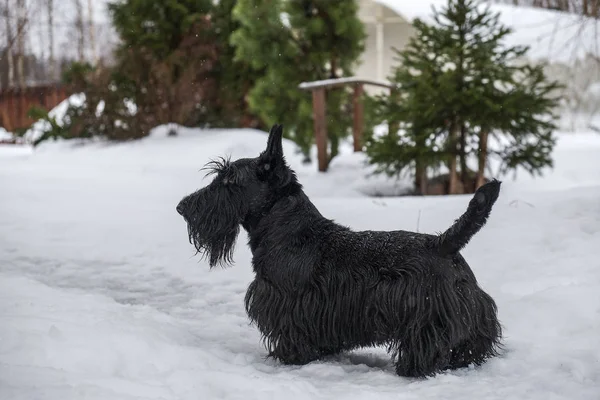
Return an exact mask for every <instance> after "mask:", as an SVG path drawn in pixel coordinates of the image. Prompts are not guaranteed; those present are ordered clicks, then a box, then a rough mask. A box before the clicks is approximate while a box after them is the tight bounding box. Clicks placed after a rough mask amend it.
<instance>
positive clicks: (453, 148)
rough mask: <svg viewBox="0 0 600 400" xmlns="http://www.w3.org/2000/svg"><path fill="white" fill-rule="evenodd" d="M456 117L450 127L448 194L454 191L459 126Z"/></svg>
mask: <svg viewBox="0 0 600 400" xmlns="http://www.w3.org/2000/svg"><path fill="white" fill-rule="evenodd" d="M459 122H460V121H458V118H456V119H455V121H454V123H453V124H452V126H451V129H450V159H449V161H448V170H449V172H448V194H455V193H456V181H457V179H456V178H457V176H456V139H457V136H458V130H459V129H460V127H459Z"/></svg>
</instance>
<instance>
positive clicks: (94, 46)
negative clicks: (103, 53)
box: [87, 0, 98, 65]
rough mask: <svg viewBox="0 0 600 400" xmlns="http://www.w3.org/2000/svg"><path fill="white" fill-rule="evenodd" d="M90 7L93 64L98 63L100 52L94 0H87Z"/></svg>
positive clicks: (89, 18) (89, 20) (89, 25)
mask: <svg viewBox="0 0 600 400" xmlns="http://www.w3.org/2000/svg"><path fill="white" fill-rule="evenodd" d="M87 9H88V30H89V34H90V50H91V52H92V64H93V65H96V64H97V63H98V52H97V50H96V27H95V25H94V8H93V6H92V0H87Z"/></svg>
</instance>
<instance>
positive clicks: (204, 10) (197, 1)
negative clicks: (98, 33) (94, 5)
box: [108, 0, 217, 129]
mask: <svg viewBox="0 0 600 400" xmlns="http://www.w3.org/2000/svg"><path fill="white" fill-rule="evenodd" d="M108 8H109V11H110V14H111V17H112V21H113V26H114V27H115V29H116V31H117V33H118V35H119V37H120V39H121V41H120V44H119V46H118V48H117V51H116V59H117V66H116V68H115V74H114V75H115V82H117V83H119V88H120V89H121V88H122V89H123V90H128V91H130V92H131V93H130V95H131V97H132V98H133V100H134V102H135V103H136V105H137V108H138V114H139V118H140V119H141V120H143V122H144V123H143V125H144V126H145V129H149V128H151V127H153V126H155V125H158V124H164V123H178V124H181V125H192V124H198V123H200V122H203V123H209V122H210V120H211V119H210V117H211V112H212V111H213V110H214V108H215V103H216V101H217V93H216V90H215V88H216V87H217V84H216V83H215V78H214V76H213V75H212V66H213V65H214V63H215V60H216V59H217V53H216V46H215V43H214V35H213V32H212V30H211V28H212V24H211V21H210V18H209V14H210V12H211V10H212V1H210V0H165V1H161V2H152V1H145V0H125V1H120V2H114V3H110V4H109V6H108ZM199 104H200V105H202V107H197V106H198V105H199Z"/></svg>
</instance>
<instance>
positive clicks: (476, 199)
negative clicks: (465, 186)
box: [436, 179, 501, 255]
mask: <svg viewBox="0 0 600 400" xmlns="http://www.w3.org/2000/svg"><path fill="white" fill-rule="evenodd" d="M500 184H501V182H500V181H498V180H496V179H494V180H493V181H491V182H488V183H486V184H485V185H482V186H481V187H480V188H479V189H477V191H476V192H475V195H474V196H473V198H472V199H471V201H470V202H469V207H468V208H467V211H466V212H465V213H464V214H463V215H461V216H460V218H459V219H457V220H456V221H455V222H454V224H453V225H452V226H451V227H450V228H448V230H447V231H446V232H444V233H442V234H441V235H439V236H438V237H437V238H436V246H437V248H438V250H439V252H440V253H441V254H443V255H449V254H455V253H457V252H459V251H460V250H461V249H462V248H463V247H465V246H466V244H467V243H469V240H471V238H472V237H473V236H474V235H475V234H476V233H477V232H479V230H480V229H481V228H482V227H483V226H484V225H485V223H486V221H487V219H488V217H489V215H490V212H491V211H492V206H493V205H494V203H495V202H496V200H497V199H498V194H499V193H500Z"/></svg>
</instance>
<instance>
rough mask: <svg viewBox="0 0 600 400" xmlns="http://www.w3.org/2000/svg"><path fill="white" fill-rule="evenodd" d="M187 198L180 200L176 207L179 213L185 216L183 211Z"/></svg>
mask: <svg viewBox="0 0 600 400" xmlns="http://www.w3.org/2000/svg"><path fill="white" fill-rule="evenodd" d="M184 203H185V199H184V200H181V201H180V202H179V204H177V207H175V209H176V210H177V212H178V213H179V215H181V216H183V211H184V210H185V204H184Z"/></svg>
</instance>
